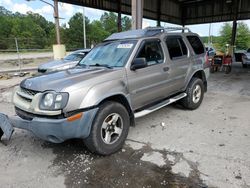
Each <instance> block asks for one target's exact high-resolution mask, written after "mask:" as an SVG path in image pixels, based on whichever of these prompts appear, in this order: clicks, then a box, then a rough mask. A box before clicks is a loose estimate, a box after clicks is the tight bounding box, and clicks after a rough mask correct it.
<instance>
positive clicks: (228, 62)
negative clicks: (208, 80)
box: [210, 54, 232, 74]
mask: <svg viewBox="0 0 250 188" xmlns="http://www.w3.org/2000/svg"><path fill="white" fill-rule="evenodd" d="M219 70H221V71H225V73H226V74H229V73H230V72H231V70H232V56H230V55H224V54H218V55H215V56H214V58H213V59H212V63H211V67H210V72H211V73H214V72H217V71H219Z"/></svg>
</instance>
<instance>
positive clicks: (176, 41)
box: [166, 36, 187, 60]
mask: <svg viewBox="0 0 250 188" xmlns="http://www.w3.org/2000/svg"><path fill="white" fill-rule="evenodd" d="M166 45H167V48H168V52H169V56H170V59H172V60H174V59H179V58H182V57H183V56H186V55H187V47H186V45H185V43H184V42H183V40H182V38H181V37H172V36H171V37H168V38H167V39H166Z"/></svg>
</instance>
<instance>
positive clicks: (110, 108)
mask: <svg viewBox="0 0 250 188" xmlns="http://www.w3.org/2000/svg"><path fill="white" fill-rule="evenodd" d="M112 123H113V124H112ZM129 126H130V118H129V114H128V111H127V109H126V108H125V107H124V106H123V105H122V104H120V103H117V102H109V101H108V102H105V103H103V104H102V105H101V106H100V109H99V111H98V112H97V115H96V117H95V119H94V121H93V125H92V128H91V132H90V135H89V136H88V137H87V138H86V139H85V140H84V143H85V145H86V146H87V148H88V149H89V150H90V151H91V152H93V153H96V154H100V155H110V154H112V153H115V152H117V151H118V150H120V149H121V148H122V146H123V144H124V142H125V140H126V138H127V135H128V131H129ZM115 130H116V131H115ZM116 132H117V133H116Z"/></svg>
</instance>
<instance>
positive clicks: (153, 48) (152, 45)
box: [136, 41, 164, 66]
mask: <svg viewBox="0 0 250 188" xmlns="http://www.w3.org/2000/svg"><path fill="white" fill-rule="evenodd" d="M136 58H145V59H146V61H147V64H148V66H151V65H155V64H159V63H163V60H164V56H163V51H162V48H161V45H160V42H159V41H146V42H145V43H144V45H143V46H142V48H140V51H139V53H138V55H137V56H136Z"/></svg>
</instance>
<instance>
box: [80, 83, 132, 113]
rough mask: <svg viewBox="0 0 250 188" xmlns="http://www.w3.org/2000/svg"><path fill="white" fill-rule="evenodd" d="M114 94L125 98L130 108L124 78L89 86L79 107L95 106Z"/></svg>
mask: <svg viewBox="0 0 250 188" xmlns="http://www.w3.org/2000/svg"><path fill="white" fill-rule="evenodd" d="M115 95H121V96H123V97H124V98H126V99H127V102H128V104H129V106H130V108H131V104H130V95H129V91H128V88H127V84H126V82H125V81H124V80H111V81H108V82H104V83H100V84H97V85H95V86H93V87H92V88H90V89H89V90H88V92H87V94H86V95H85V97H84V99H83V100H82V102H81V104H80V109H83V108H88V107H91V106H97V105H99V104H100V103H101V102H102V101H103V100H105V99H107V98H110V97H112V96H115Z"/></svg>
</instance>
